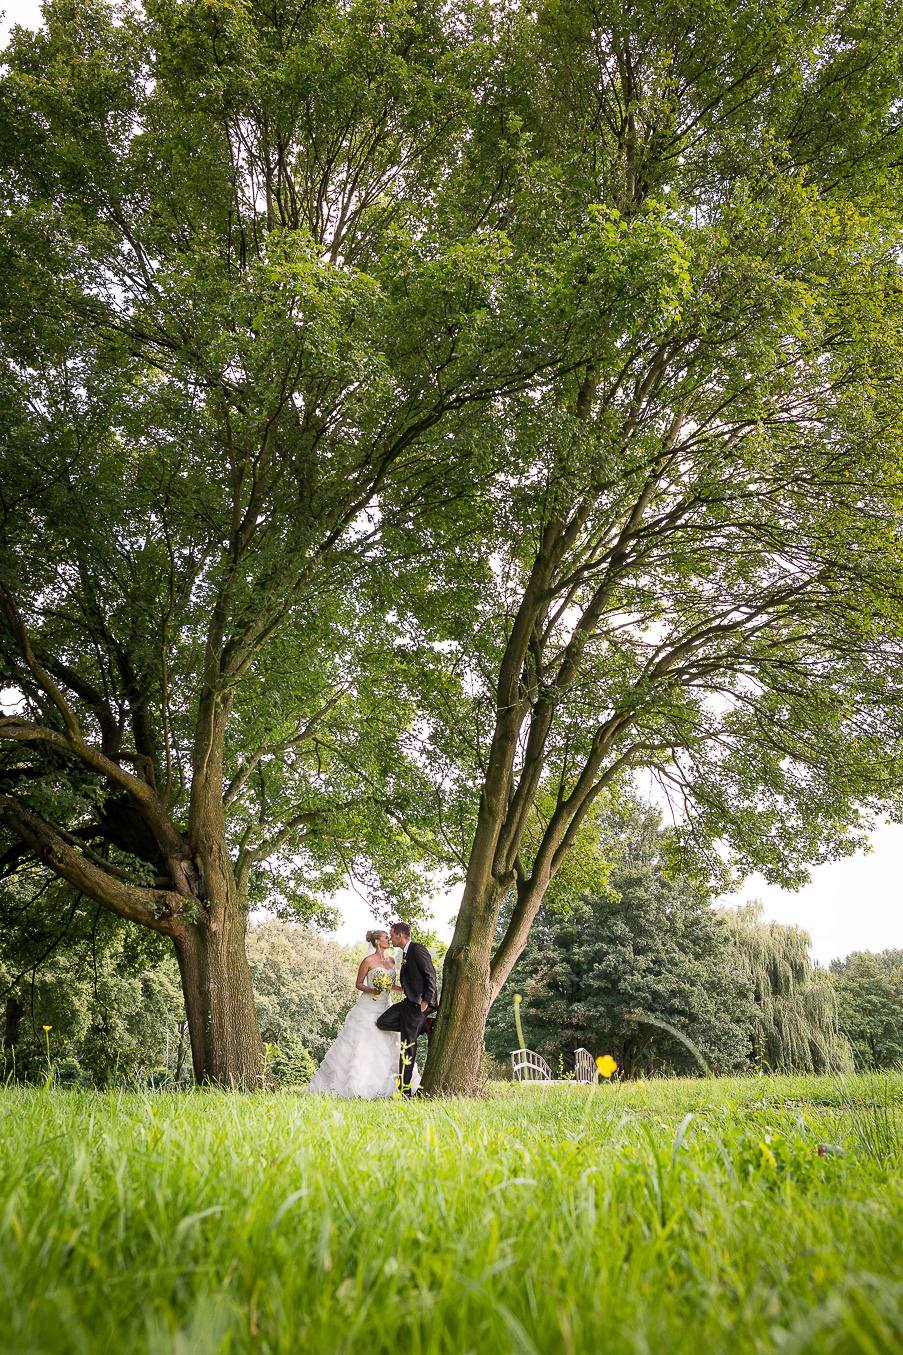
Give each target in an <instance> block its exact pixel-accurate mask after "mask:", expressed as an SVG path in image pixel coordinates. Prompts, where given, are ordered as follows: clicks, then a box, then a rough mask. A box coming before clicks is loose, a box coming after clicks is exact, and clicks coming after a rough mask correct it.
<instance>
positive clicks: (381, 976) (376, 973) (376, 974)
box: [370, 969, 392, 993]
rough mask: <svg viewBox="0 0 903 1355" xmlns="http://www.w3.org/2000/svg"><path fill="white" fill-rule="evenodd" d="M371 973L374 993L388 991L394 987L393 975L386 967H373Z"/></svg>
mask: <svg viewBox="0 0 903 1355" xmlns="http://www.w3.org/2000/svg"><path fill="white" fill-rule="evenodd" d="M370 973H371V975H372V978H371V980H370V981H371V983H372V984H373V991H374V993H388V992H389V990H390V988H391V987H392V975H391V974H389V973H387V971H386V970H385V969H372V970H371V971H370Z"/></svg>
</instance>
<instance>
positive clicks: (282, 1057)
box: [270, 1034, 317, 1090]
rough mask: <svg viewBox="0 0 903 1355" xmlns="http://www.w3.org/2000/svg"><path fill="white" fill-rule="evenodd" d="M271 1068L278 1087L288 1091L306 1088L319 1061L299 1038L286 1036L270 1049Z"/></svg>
mask: <svg viewBox="0 0 903 1355" xmlns="http://www.w3.org/2000/svg"><path fill="white" fill-rule="evenodd" d="M270 1068H271V1069H272V1073H273V1076H274V1077H275V1079H276V1085H277V1087H280V1088H282V1089H283V1090H288V1089H289V1088H292V1087H294V1088H301V1087H306V1086H307V1084H308V1082H310V1080H311V1078H312V1077H313V1075H314V1073H315V1072H316V1071H317V1061H316V1059H314V1058H313V1057H312V1055H311V1053H310V1051H309V1050H308V1049H307V1048H306V1047H305V1045H304V1044H303V1042H302V1041H301V1040H300V1039H299V1038H298V1037H297V1036H293V1035H288V1034H284V1035H283V1036H282V1037H281V1039H280V1040H279V1043H278V1044H277V1045H276V1046H275V1048H271V1049H270Z"/></svg>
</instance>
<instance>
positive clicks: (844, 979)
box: [831, 950, 903, 1068]
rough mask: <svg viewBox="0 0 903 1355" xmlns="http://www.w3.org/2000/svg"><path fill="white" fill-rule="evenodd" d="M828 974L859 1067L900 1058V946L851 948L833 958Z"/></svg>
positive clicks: (891, 1062) (902, 1050)
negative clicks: (874, 951)
mask: <svg viewBox="0 0 903 1355" xmlns="http://www.w3.org/2000/svg"><path fill="white" fill-rule="evenodd" d="M831 975H832V978H833V980H834V987H835V989H836V992H837V1000H838V1003H839V1006H840V1026H841V1029H842V1031H843V1033H844V1034H845V1035H846V1037H847V1039H848V1040H849V1041H850V1044H851V1045H852V1046H853V1055H854V1058H855V1060H856V1066H857V1068H892V1067H894V1066H895V1065H898V1064H900V1063H901V1062H903V952H901V951H899V950H886V951H883V952H882V953H881V954H880V955H875V954H872V953H871V952H870V951H854V952H853V953H852V954H851V955H848V956H847V957H846V959H845V960H834V961H832V963H831Z"/></svg>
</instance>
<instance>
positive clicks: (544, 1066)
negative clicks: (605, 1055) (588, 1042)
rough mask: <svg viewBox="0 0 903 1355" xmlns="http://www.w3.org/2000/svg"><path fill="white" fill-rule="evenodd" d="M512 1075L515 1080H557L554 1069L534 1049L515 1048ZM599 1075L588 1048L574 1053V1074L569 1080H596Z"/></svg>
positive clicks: (584, 1081)
mask: <svg viewBox="0 0 903 1355" xmlns="http://www.w3.org/2000/svg"><path fill="white" fill-rule="evenodd" d="M511 1077H512V1079H513V1081H514V1082H555V1081H557V1079H556V1078H554V1077H553V1076H552V1069H551V1068H550V1067H549V1065H548V1063H546V1061H545V1059H544V1058H543V1056H542V1055H541V1054H536V1053H534V1051H533V1050H532V1049H513V1050H512V1051H511ZM596 1077H597V1073H596V1061H595V1059H594V1058H593V1056H592V1054H591V1053H590V1052H589V1050H588V1049H584V1048H582V1046H581V1048H580V1049H578V1050H576V1051H575V1053H574V1076H573V1078H566V1079H563V1081H567V1082H583V1083H586V1082H595V1081H596Z"/></svg>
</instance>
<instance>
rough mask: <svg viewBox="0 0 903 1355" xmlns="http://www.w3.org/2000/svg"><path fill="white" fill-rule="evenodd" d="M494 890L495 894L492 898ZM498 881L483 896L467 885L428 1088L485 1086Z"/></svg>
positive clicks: (464, 1091)
mask: <svg viewBox="0 0 903 1355" xmlns="http://www.w3.org/2000/svg"><path fill="white" fill-rule="evenodd" d="M489 892H491V893H492V895H493V896H495V897H493V898H487V897H486V894H487V893H489ZM498 892H499V891H498V886H497V885H496V884H495V882H494V881H493V882H492V883H491V884H488V885H487V884H485V883H484V888H483V890H482V891H479V895H482V896H479V895H478V897H477V898H476V899H474V897H473V892H471V891H469V890H468V888H465V890H464V898H463V899H462V901H461V909H460V912H459V913H458V921H457V924H456V926H455V935H454V938H453V940H452V944H451V946H450V947H449V949H448V951H447V953H446V956H445V963H444V966H443V978H442V1002H441V1005H440V1008H439V1016H438V1018H437V1020H436V1025H435V1027H434V1029H433V1034H432V1038H431V1040H430V1049H429V1054H428V1056H427V1061H426V1067H425V1069H424V1072H423V1089H424V1091H425V1092H427V1093H428V1094H432V1093H439V1094H442V1093H445V1094H457V1095H463V1096H473V1095H475V1094H476V1093H477V1091H479V1087H480V1064H481V1061H482V1057H483V1037H484V1034H485V1031H486V1018H487V1016H488V1015H489V1008H490V1006H491V1005H492V996H491V982H490V974H489V965H490V961H491V959H492V943H493V941H494V939H495V927H496V919H497V915H498V902H497V896H498Z"/></svg>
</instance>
